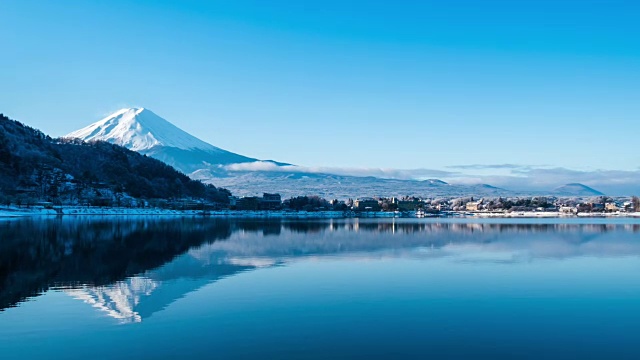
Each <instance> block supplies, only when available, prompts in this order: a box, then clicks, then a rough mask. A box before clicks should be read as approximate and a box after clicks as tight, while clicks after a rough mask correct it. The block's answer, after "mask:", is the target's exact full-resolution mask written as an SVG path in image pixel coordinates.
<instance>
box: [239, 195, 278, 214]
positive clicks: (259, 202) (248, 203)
mask: <svg viewBox="0 0 640 360" xmlns="http://www.w3.org/2000/svg"><path fill="white" fill-rule="evenodd" d="M233 203H235V204H234V205H232V204H233ZM230 206H235V208H236V209H237V210H279V209H281V208H282V197H281V196H280V194H270V193H264V194H262V197H257V196H245V197H241V198H239V199H238V198H236V199H234V200H231V199H230Z"/></svg>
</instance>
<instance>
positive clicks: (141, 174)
mask: <svg viewBox="0 0 640 360" xmlns="http://www.w3.org/2000/svg"><path fill="white" fill-rule="evenodd" d="M229 195H230V193H229V192H228V191H227V190H225V189H218V188H216V187H214V186H213V185H205V184H203V183H201V182H199V181H194V180H192V179H190V178H189V177H188V176H186V175H185V174H183V173H180V172H179V171H177V170H175V169H174V168H172V167H170V166H168V165H166V164H164V163H163V162H161V161H158V160H155V159H152V158H150V157H146V156H144V155H141V154H139V153H137V152H134V151H130V150H128V149H126V148H124V147H121V146H117V145H112V144H109V143H106V142H89V143H86V142H82V141H79V140H70V139H52V138H51V137H49V136H47V135H45V134H43V133H42V132H41V131H39V130H37V129H34V128H31V127H28V126H26V125H24V124H22V123H20V122H18V121H15V120H11V119H9V118H7V117H6V116H4V115H3V114H0V197H1V199H0V200H2V202H3V203H8V202H18V203H20V202H25V201H30V202H33V201H50V202H56V203H70V204H72V203H87V202H95V201H97V200H99V201H100V202H102V203H110V204H113V202H114V201H117V202H118V203H120V201H121V200H127V201H130V202H131V200H132V199H133V198H135V199H185V198H191V199H202V200H206V201H210V202H221V203H225V202H228V197H229ZM118 205H120V204H118Z"/></svg>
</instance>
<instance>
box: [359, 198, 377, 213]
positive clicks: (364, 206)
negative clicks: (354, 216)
mask: <svg viewBox="0 0 640 360" xmlns="http://www.w3.org/2000/svg"><path fill="white" fill-rule="evenodd" d="M353 208H354V210H358V211H379V210H380V204H379V203H378V200H376V199H374V198H362V199H356V201H354V202H353Z"/></svg>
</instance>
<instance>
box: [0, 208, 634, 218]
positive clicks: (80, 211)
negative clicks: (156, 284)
mask: <svg viewBox="0 0 640 360" xmlns="http://www.w3.org/2000/svg"><path fill="white" fill-rule="evenodd" d="M58 215H67V216H69V215H71V216H73V215H82V216H85V215H124V216H133V215H158V216H202V215H203V212H202V211H200V210H168V209H159V208H117V207H113V208H112V207H80V206H62V207H57V208H56V209H45V208H43V207H31V208H19V207H0V218H11V217H25V216H58ZM205 215H207V216H218V217H234V218H289V219H312V218H316V219H318V218H320V219H336V218H344V217H349V216H352V215H353V214H351V215H348V214H345V213H344V212H342V211H315V212H307V211H235V210H218V211H208V212H206V213H205ZM398 216H400V215H399V214H398V213H393V212H368V213H360V214H359V217H366V218H389V217H398ZM441 216H445V217H446V216H456V217H471V218H473V217H476V218H570V217H576V216H577V217H640V212H635V213H620V212H617V213H580V214H577V215H575V214H566V213H562V212H528V211H520V212H510V213H503V212H473V213H472V212H462V213H460V212H444V213H442V214H441ZM430 217H433V216H430Z"/></svg>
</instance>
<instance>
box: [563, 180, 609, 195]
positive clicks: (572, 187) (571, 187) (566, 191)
mask: <svg viewBox="0 0 640 360" xmlns="http://www.w3.org/2000/svg"><path fill="white" fill-rule="evenodd" d="M552 194H559V195H560V196H601V195H604V194H603V193H601V192H600V191H598V190H596V189H593V188H590V187H588V186H587V185H583V184H578V183H573V184H567V185H563V186H560V187H557V188H555V189H553V191H552Z"/></svg>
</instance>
